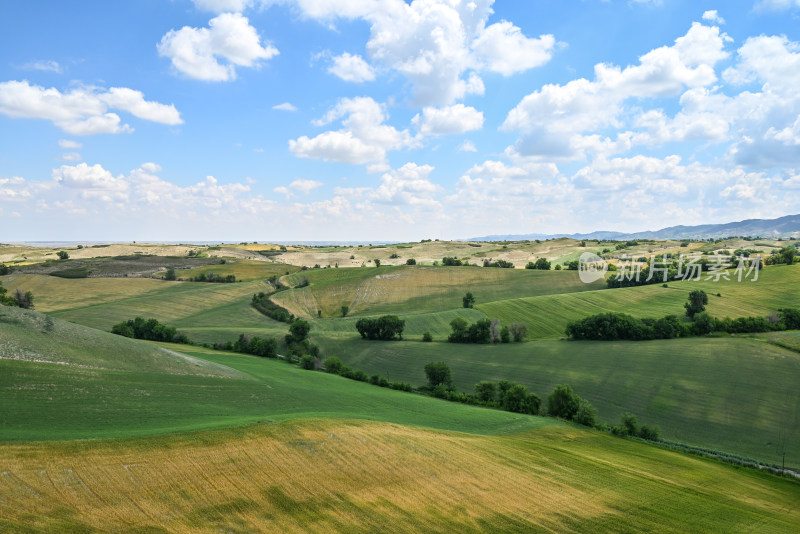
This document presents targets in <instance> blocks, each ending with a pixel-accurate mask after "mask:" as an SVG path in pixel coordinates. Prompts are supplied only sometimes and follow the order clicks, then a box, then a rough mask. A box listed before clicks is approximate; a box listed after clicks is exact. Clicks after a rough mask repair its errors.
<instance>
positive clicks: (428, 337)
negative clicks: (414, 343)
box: [422, 332, 433, 343]
mask: <svg viewBox="0 0 800 534" xmlns="http://www.w3.org/2000/svg"><path fill="white" fill-rule="evenodd" d="M422 341H424V342H426V343H430V342H431V341H433V336H432V335H431V333H430V332H425V333H424V334H422Z"/></svg>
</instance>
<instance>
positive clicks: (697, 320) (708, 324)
mask: <svg viewBox="0 0 800 534" xmlns="http://www.w3.org/2000/svg"><path fill="white" fill-rule="evenodd" d="M713 330H714V318H713V317H711V316H710V315H709V314H708V312H700V313H698V314H697V315H695V316H694V322H693V324H692V331H693V333H694V334H695V335H698V336H704V335H706V334H710V333H711V332H712V331H713Z"/></svg>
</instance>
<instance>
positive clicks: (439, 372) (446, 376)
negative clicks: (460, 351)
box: [425, 362, 453, 389]
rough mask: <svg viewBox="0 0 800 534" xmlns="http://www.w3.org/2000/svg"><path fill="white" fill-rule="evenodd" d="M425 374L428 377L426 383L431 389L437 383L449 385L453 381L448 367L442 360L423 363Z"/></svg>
mask: <svg viewBox="0 0 800 534" xmlns="http://www.w3.org/2000/svg"><path fill="white" fill-rule="evenodd" d="M425 376H427V377H428V385H429V386H430V387H431V388H432V389H433V388H435V387H436V386H439V385H443V386H445V387H449V386H450V385H451V384H452V383H453V379H452V378H451V377H450V367H448V366H447V364H446V363H444V362H431V363H428V364H425Z"/></svg>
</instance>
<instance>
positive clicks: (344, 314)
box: [342, 306, 350, 317]
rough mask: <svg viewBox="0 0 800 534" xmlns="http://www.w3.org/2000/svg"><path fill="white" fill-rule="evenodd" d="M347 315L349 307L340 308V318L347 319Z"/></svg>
mask: <svg viewBox="0 0 800 534" xmlns="http://www.w3.org/2000/svg"><path fill="white" fill-rule="evenodd" d="M348 313H350V306H342V317H347V314H348Z"/></svg>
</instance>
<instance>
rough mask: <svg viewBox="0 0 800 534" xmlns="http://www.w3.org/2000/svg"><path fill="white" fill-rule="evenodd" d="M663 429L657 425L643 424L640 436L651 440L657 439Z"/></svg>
mask: <svg viewBox="0 0 800 534" xmlns="http://www.w3.org/2000/svg"><path fill="white" fill-rule="evenodd" d="M660 434H661V429H660V428H658V426H657V425H642V426H641V428H639V437H640V438H642V439H647V440H650V441H655V440H657V439H658V438H659V436H660Z"/></svg>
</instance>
